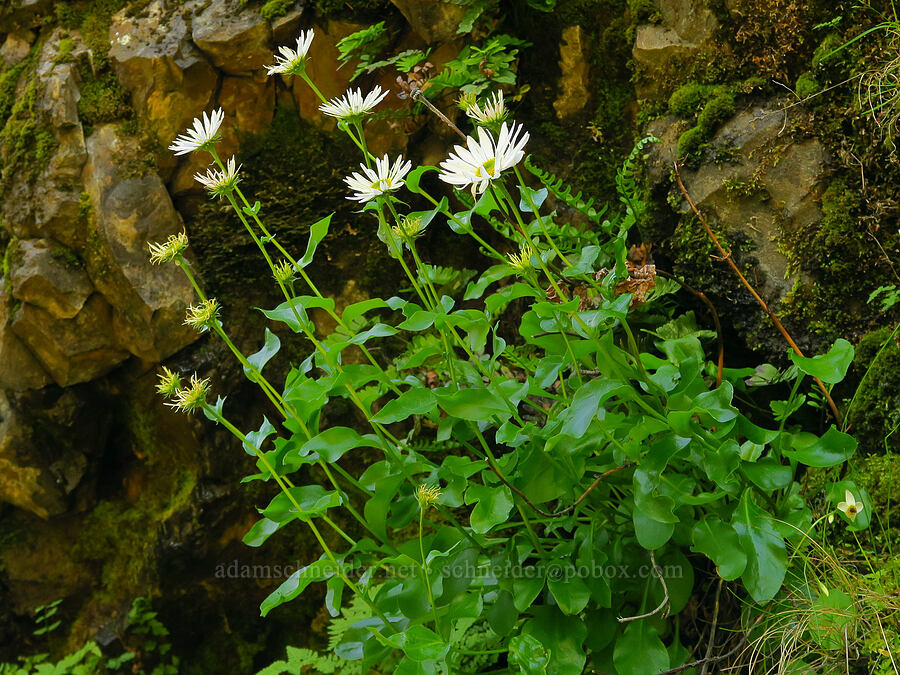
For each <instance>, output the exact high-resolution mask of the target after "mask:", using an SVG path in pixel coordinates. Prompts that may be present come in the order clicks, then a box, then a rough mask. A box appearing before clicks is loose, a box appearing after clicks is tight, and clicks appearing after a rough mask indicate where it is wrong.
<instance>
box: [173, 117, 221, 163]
mask: <svg viewBox="0 0 900 675" xmlns="http://www.w3.org/2000/svg"><path fill="white" fill-rule="evenodd" d="M224 119H225V112H224V111H223V110H222V109H221V108H216V109H215V110H213V111H212V115H207V114H206V113H205V112H204V113H203V119H200V118H199V117H195V118H194V128H193V129H188V130H187V131H186V132H185V133H183V134H181V135H180V136H179V137H178V138H176V139H175V141H174V142H173V143H172V145H170V146H169V150H171V151H173V152H174V153H175V154H176V155H186V154H188V153H189V152H194V151H195V150H211V149H212V148H213V147H214V146H215V144H216V141H218V140H219V127H220V126H222V121H223V120H224Z"/></svg>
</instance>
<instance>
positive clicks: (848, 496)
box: [837, 490, 863, 520]
mask: <svg viewBox="0 0 900 675" xmlns="http://www.w3.org/2000/svg"><path fill="white" fill-rule="evenodd" d="M837 509H838V511H842V512H843V513H844V515H845V516H847V517H848V518H849V519H850V520H856V516H857V515H859V512H860V511H862V510H863V503H862V502H858V501H856V497H854V496H853V493H852V492H850V490H845V491H844V501H842V502H838V505H837Z"/></svg>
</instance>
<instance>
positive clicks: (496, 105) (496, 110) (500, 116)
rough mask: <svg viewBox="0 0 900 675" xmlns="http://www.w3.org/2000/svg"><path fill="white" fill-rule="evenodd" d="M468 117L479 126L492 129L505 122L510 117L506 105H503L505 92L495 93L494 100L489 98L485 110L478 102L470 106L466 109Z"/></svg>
mask: <svg viewBox="0 0 900 675" xmlns="http://www.w3.org/2000/svg"><path fill="white" fill-rule="evenodd" d="M466 115H468V116H469V117H471V118H472V119H473V120H475V121H476V122H478V123H479V124H484V125H485V126H488V127H491V126H494V125H497V124H500V123H501V122H505V121H506V118H507V117H508V116H509V112H508V111H507V110H506V105H505V104H504V103H503V92H502V91H498V92H495V93H494V97H493V98H489V99H488V100H487V101H485V103H484V108H481V107H480V106H479V105H478V102H477V101H476V102H475V103H472V104H470V105H469V106H468V107H466Z"/></svg>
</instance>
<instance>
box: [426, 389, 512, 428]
mask: <svg viewBox="0 0 900 675" xmlns="http://www.w3.org/2000/svg"><path fill="white" fill-rule="evenodd" d="M433 391H434V396H435V398H436V399H437V403H438V405H439V406H440V407H441V408H442V409H443V410H444V411H445V412H446V413H447V414H448V415H452V416H453V417H458V418H460V419H463V420H471V421H486V420H489V419H491V418H492V417H493V416H494V415H504V414H505V415H507V416H508V415H510V414H512V413H511V410H510V405H509V404H508V403H507V402H506V401H505V400H503V399H502V398H501V397H499V396H497V395H496V394H495V393H493V392H492V391H490V390H489V389H486V388H484V387H473V388H471V389H460V390H458V391H452V390H451V389H449V388H442V389H434V390H433Z"/></svg>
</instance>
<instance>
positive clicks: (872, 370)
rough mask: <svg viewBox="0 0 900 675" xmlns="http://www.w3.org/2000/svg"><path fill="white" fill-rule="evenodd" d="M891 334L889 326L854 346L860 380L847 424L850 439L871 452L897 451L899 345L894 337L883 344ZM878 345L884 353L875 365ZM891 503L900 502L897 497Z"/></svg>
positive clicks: (899, 411) (899, 381)
mask: <svg viewBox="0 0 900 675" xmlns="http://www.w3.org/2000/svg"><path fill="white" fill-rule="evenodd" d="M891 332H892V327H891V326H884V327H883V328H880V329H878V330H875V331H873V332H871V333H869V334H867V335H866V336H864V337H863V338H862V339H861V340H860V341H859V344H858V345H857V346H856V357H855V359H854V368H855V370H856V372H857V373H859V374H860V377H861V378H862V379H861V381H860V384H859V391H858V392H857V394H856V401H855V402H854V403H853V407H852V408H851V409H850V411H849V415H848V421H849V423H850V425H851V426H852V429H853V432H854V435H855V436H856V437H857V438H859V439H860V440H861V441H862V442H863V445H864V447H866V448H867V449H869V450H871V451H884V450H888V449H890V448H893V449H894V450H895V451H896V449H897V448H900V430H897V431H896V432H894V433H893V434H891V432H892V430H894V429H895V428H896V427H897V425H898V424H900V343H898V339H897V336H896V335H895V336H894V337H893V338H892V339H891V341H890V342H887V344H885V341H886V340H887V339H888V337H889V336H890V335H891ZM882 345H885V347H884V350H883V351H881V354H880V355H879V356H878V360H877V361H876V360H875V356H876V354H878V352H879V351H880V350H881V348H882ZM888 436H889V438H888ZM886 438H887V441H885V439H886ZM897 477H898V478H900V474H898V475H897ZM896 484H897V485H900V483H896ZM894 502H900V496H898V497H895V498H894Z"/></svg>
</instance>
